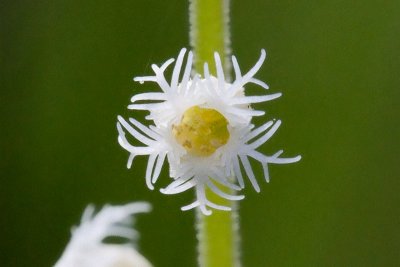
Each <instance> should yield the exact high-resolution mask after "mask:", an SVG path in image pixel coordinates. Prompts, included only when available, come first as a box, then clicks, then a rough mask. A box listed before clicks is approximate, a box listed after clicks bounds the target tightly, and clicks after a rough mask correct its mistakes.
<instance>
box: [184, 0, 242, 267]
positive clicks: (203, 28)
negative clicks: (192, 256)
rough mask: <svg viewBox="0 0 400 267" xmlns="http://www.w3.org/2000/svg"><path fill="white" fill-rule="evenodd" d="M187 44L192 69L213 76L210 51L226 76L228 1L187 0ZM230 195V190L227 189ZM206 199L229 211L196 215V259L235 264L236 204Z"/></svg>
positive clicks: (206, 264)
mask: <svg viewBox="0 0 400 267" xmlns="http://www.w3.org/2000/svg"><path fill="white" fill-rule="evenodd" d="M189 9H190V10H189V14H190V24H191V28H190V44H191V46H192V48H193V52H194V55H195V62H194V66H195V70H196V72H197V73H200V74H202V73H203V65H204V63H205V62H208V63H209V64H208V65H209V68H210V72H211V73H212V74H214V75H215V72H216V70H215V64H213V62H214V52H218V53H219V54H220V55H221V59H222V60H223V66H224V72H225V76H226V77H230V70H231V66H230V62H231V61H230V60H227V59H228V57H229V56H230V52H231V51H230V47H229V46H230V41H229V40H230V36H229V21H228V18H229V0H190V8H189ZM229 193H230V194H234V192H229ZM207 198H208V199H209V200H210V201H212V202H216V203H219V204H222V205H225V206H230V207H232V211H231V212H226V211H219V210H213V214H212V215H211V216H205V215H203V214H202V213H201V212H200V211H199V210H197V214H196V229H197V238H198V241H199V244H198V260H199V266H200V267H225V266H226V267H230V266H232V267H233V266H234V267H238V266H240V261H239V256H240V253H239V251H240V249H239V216H238V211H237V204H236V203H232V202H231V201H227V200H224V199H221V198H219V197H217V196H215V195H213V194H212V193H211V192H207Z"/></svg>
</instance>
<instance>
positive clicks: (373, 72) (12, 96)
mask: <svg viewBox="0 0 400 267" xmlns="http://www.w3.org/2000/svg"><path fill="white" fill-rule="evenodd" d="M187 9H188V3H187V2H186V1H178V0H172V1H162V0H157V1H73V0H70V1H61V0H56V1H19V0H14V1H1V3H0V10H1V11H0V31H1V36H0V49H1V50H0V51H1V54H0V63H1V66H0V81H1V83H0V87H1V88H0V89H1V91H0V92H1V94H0V121H1V125H0V149H1V150H0V178H1V185H0V198H1V199H0V200H1V201H0V205H1V206H0V207H1V217H0V223H1V225H0V226H1V227H0V238H1V239H0V241H1V242H0V255H1V259H0V260H1V261H0V265H1V266H15V267H18V266H51V265H52V264H53V263H55V261H56V260H57V259H58V257H59V256H60V254H61V253H62V251H63V249H64V247H65V245H66V243H67V241H68V240H69V238H70V232H69V229H70V227H71V226H72V225H74V224H76V223H78V221H79V218H80V215H81V212H82V210H83V209H84V207H85V206H86V205H87V204H88V203H95V204H96V205H98V206H100V205H103V204H105V203H113V204H119V203H127V202H129V201H134V200H148V201H150V202H151V203H152V204H153V205H154V211H153V212H152V213H151V214H147V215H142V216H140V218H139V220H138V224H137V227H138V229H139V230H140V232H141V236H142V237H141V240H140V248H141V252H142V253H143V254H144V255H145V256H146V257H148V258H149V259H150V260H151V261H152V262H153V263H154V265H155V266H195V265H196V261H195V258H196V255H195V246H196V245H195V244H196V240H195V231H194V226H193V220H194V213H193V212H181V211H180V209H179V208H180V207H181V206H183V205H185V204H188V203H189V201H190V200H191V199H192V198H193V196H192V193H191V192H187V193H186V194H183V195H178V196H165V195H162V194H161V193H159V192H158V190H155V191H149V190H148V189H147V188H146V186H145V182H144V169H143V166H144V165H143V164H145V163H146V160H145V158H139V159H135V162H134V166H136V168H135V169H134V170H127V169H126V167H125V166H126V161H127V157H128V155H127V153H126V151H124V150H123V149H122V148H120V147H119V145H118V144H117V139H116V138H117V131H116V127H115V124H116V117H117V115H118V114H121V115H123V116H125V117H127V116H129V115H130V116H135V117H140V118H143V115H144V114H142V113H141V114H134V113H132V112H130V111H128V110H126V106H127V105H128V103H129V99H130V97H131V96H132V95H133V94H135V93H137V92H140V91H141V90H146V89H149V88H152V86H151V85H144V86H139V84H136V83H134V82H133V81H132V77H133V76H138V75H139V76H140V75H146V74H150V73H151V68H150V64H151V63H162V62H164V61H165V60H166V59H168V58H170V57H175V56H176V55H177V54H178V52H179V50H180V49H181V48H182V47H188V43H189V41H188V14H187ZM399 17H400V1H395V0H393V1H372V0H370V1H327V0H323V1H304V0H300V1H290V0H283V1H262V0H249V1H233V3H232V14H231V20H232V25H231V27H232V48H233V52H234V54H235V55H237V57H238V59H239V62H240V63H241V66H242V68H243V70H246V69H248V68H250V67H251V66H252V65H253V64H254V62H255V61H256V60H257V58H258V56H259V52H260V49H261V48H266V49H267V51H268V59H267V61H266V62H265V64H264V66H263V68H262V69H261V71H260V72H259V73H258V75H257V78H260V79H262V80H264V81H266V82H267V83H268V84H269V85H270V87H271V90H272V91H271V92H282V93H283V97H281V98H280V99H278V100H275V101H272V102H268V103H267V104H265V105H264V106H262V105H258V106H257V107H258V108H263V109H265V110H267V115H266V117H265V118H263V119H262V120H257V121H256V122H261V121H263V120H267V119H271V118H280V119H282V120H283V125H282V126H281V129H280V130H279V131H278V133H277V134H276V135H275V137H274V138H273V139H272V140H271V141H270V142H269V143H268V144H267V145H265V146H264V147H263V148H262V151H263V152H265V153H273V152H275V151H277V150H278V149H280V148H284V149H285V150H286V155H288V156H294V155H297V154H298V153H299V154H301V155H302V156H303V159H302V161H301V162H300V163H297V164H291V165H284V166H277V165H275V166H271V170H270V171H271V178H272V180H271V182H270V184H265V183H264V182H263V181H262V177H259V180H260V184H261V187H262V192H261V193H260V194H257V193H255V192H254V191H253V190H252V188H251V187H249V186H248V187H247V188H246V189H245V194H246V199H245V200H243V201H242V202H241V203H240V205H241V212H240V213H241V231H242V241H243V242H242V248H243V261H244V266H400V253H399V251H400V205H399V204H400V194H399V190H400V177H399V175H400V161H399V151H400V141H399V136H400V131H399V130H400V126H399V121H400V120H399V119H400V109H399V99H400V90H399V89H400V74H399V70H400V19H399ZM252 92H253V93H261V91H257V90H256V89H254V90H252ZM167 183H168V177H167V172H166V170H164V172H163V177H162V179H161V180H160V183H159V184H158V188H160V187H163V186H164V185H166V184H167Z"/></svg>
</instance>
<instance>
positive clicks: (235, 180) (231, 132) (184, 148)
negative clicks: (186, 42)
mask: <svg viewBox="0 0 400 267" xmlns="http://www.w3.org/2000/svg"><path fill="white" fill-rule="evenodd" d="M185 53H186V49H182V50H181V52H180V53H179V56H178V58H177V61H176V63H175V67H174V69H173V73H172V78H171V81H170V82H168V81H167V79H166V78H165V76H164V72H165V70H166V69H167V67H168V66H169V65H170V64H171V63H172V62H173V61H174V59H169V60H167V61H166V62H165V63H164V64H163V65H161V67H158V66H157V65H154V64H153V65H152V69H153V71H154V73H155V76H146V77H136V78H135V79H134V80H135V81H138V82H140V83H144V82H148V81H151V82H156V83H157V84H158V85H159V86H160V88H161V92H151V93H142V94H137V95H134V96H133V97H132V99H131V102H132V103H131V104H130V105H129V106H128V108H129V109H132V110H145V111H148V112H149V113H150V114H149V115H148V116H146V119H147V120H150V121H152V122H153V125H150V126H145V125H143V124H142V123H140V122H138V121H137V120H135V119H133V118H130V119H129V122H128V121H126V120H125V119H123V118H122V117H121V116H119V117H118V123H117V128H118V133H119V136H118V141H119V143H120V145H121V146H122V147H123V148H124V149H126V150H127V151H128V152H130V157H129V160H128V168H130V167H131V164H132V160H133V158H134V157H135V156H137V155H148V156H149V160H148V165H147V169H146V176H145V177H146V184H147V186H148V187H149V188H150V189H153V188H154V186H153V184H154V183H155V182H156V181H157V179H158V177H159V175H160V172H161V169H162V166H163V164H164V161H165V159H166V158H167V160H168V163H169V171H170V176H171V178H172V179H173V180H174V181H173V182H172V183H171V184H170V185H169V186H167V187H166V188H164V189H161V192H162V193H164V194H177V193H181V192H183V191H186V190H188V189H190V188H195V191H196V200H195V201H194V202H193V203H192V204H190V205H187V206H184V207H182V210H188V209H191V208H194V207H199V208H200V209H201V211H202V212H203V213H204V214H206V215H209V214H211V211H210V210H209V209H207V207H211V208H215V209H220V210H230V207H226V206H221V205H217V204H216V203H212V202H211V201H209V199H208V198H207V196H206V191H205V189H206V187H208V188H209V189H210V190H211V191H212V192H214V193H215V194H217V195H219V196H220V197H222V198H225V199H228V200H240V199H242V198H243V197H244V196H242V195H237V194H236V193H234V192H233V191H239V190H241V189H242V188H244V186H245V183H244V179H243V174H245V175H246V176H247V177H248V178H249V180H250V182H251V184H252V186H253V187H254V189H255V190H256V191H257V192H259V191H260V187H259V185H258V183H257V180H256V178H255V174H254V172H253V170H252V167H251V165H250V161H249V158H252V159H254V160H255V161H257V162H259V163H260V164H261V165H262V167H263V169H264V176H265V179H266V180H267V182H268V181H269V175H268V166H267V165H268V163H275V164H286V163H292V162H297V161H299V160H300V158H301V157H300V156H297V157H293V158H280V155H281V154H282V152H283V151H278V152H277V153H275V154H273V155H271V156H266V155H264V154H262V153H260V152H258V151H257V148H259V147H260V146H261V145H262V144H264V143H265V142H266V141H267V140H268V139H269V138H270V137H271V136H272V135H273V134H274V133H275V132H276V130H277V129H278V127H279V126H280V124H281V121H280V120H277V121H276V120H271V121H268V122H266V123H265V124H263V125H261V126H260V127H258V128H255V127H254V125H252V124H251V119H252V118H253V117H254V116H262V115H264V113H265V112H264V111H260V110H254V109H252V108H251V106H250V105H252V104H255V103H260V102H265V101H269V100H273V99H275V98H278V97H280V96H281V93H275V94H269V95H260V96H247V95H246V94H245V89H244V87H245V85H246V84H248V83H253V84H256V85H259V86H261V87H262V88H264V89H268V85H267V84H265V83H264V82H262V81H260V80H258V79H256V78H254V75H255V74H256V73H257V71H258V70H259V69H260V67H261V65H262V63H263V62H264V60H265V51H264V50H261V56H260V58H259V60H258V61H257V63H256V64H255V65H254V67H253V68H251V69H250V70H249V71H248V72H247V73H246V74H244V75H242V73H241V70H240V68H239V65H238V62H237V60H236V58H235V57H234V56H232V63H233V67H234V71H235V76H236V77H235V80H234V81H233V82H232V83H230V82H228V81H226V79H225V75H224V72H223V69H222V63H221V59H220V57H219V55H218V53H215V54H214V56H215V65H216V70H217V77H214V76H212V75H211V74H210V72H209V67H208V64H207V63H206V64H204V77H201V76H200V75H199V74H194V75H193V76H191V73H192V62H193V54H192V52H189V53H188V56H187V62H186V66H185V68H184V71H183V74H182V75H181V69H182V63H183V59H184V56H185ZM181 76H182V77H181ZM126 132H128V133H130V135H132V136H133V137H134V138H136V139H137V140H138V141H139V142H141V143H142V144H143V145H144V146H134V145H132V144H131V143H130V142H129V141H128V139H127V138H126V136H125V133H126ZM241 165H242V166H243V169H244V171H243V170H242V167H241ZM221 186H222V187H227V188H229V190H228V191H230V192H231V193H232V194H229V193H227V192H226V191H227V190H221Z"/></svg>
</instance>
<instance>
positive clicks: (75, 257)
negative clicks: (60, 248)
mask: <svg viewBox="0 0 400 267" xmlns="http://www.w3.org/2000/svg"><path fill="white" fill-rule="evenodd" d="M150 209H151V207H150V205H149V204H148V203H145V202H136V203H131V204H127V205H124V206H105V207H103V209H102V210H100V211H99V212H98V213H97V215H94V207H93V206H92V205H89V206H88V207H87V208H86V209H85V211H84V213H83V215H82V219H81V224H80V225H79V226H78V227H76V228H75V229H73V230H72V237H71V240H70V242H69V243H68V246H67V248H66V249H65V251H64V253H63V255H62V256H61V258H60V259H59V260H58V262H57V263H56V264H55V265H54V266H55V267H151V266H152V265H151V264H150V263H149V262H148V261H147V260H146V259H145V258H144V257H143V256H142V255H140V254H139V253H138V252H137V251H136V250H135V249H134V248H133V247H132V246H131V244H128V243H126V244H106V243H103V241H104V239H105V238H107V237H112V236H114V237H120V238H124V239H127V240H130V241H132V240H136V239H137V237H138V232H137V231H135V230H134V229H132V228H131V227H130V226H131V225H132V223H133V218H132V215H134V214H136V213H141V212H149V211H150Z"/></svg>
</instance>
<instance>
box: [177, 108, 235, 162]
mask: <svg viewBox="0 0 400 267" xmlns="http://www.w3.org/2000/svg"><path fill="white" fill-rule="evenodd" d="M172 132H173V134H174V136H175V138H176V140H177V141H178V143H179V144H181V145H182V146H183V147H184V148H185V149H186V151H188V152H189V153H191V154H193V155H196V156H201V157H207V156H210V155H211V154H213V153H214V152H215V150H217V149H218V148H219V147H221V146H223V145H225V144H226V143H227V142H228V139H229V131H228V121H227V120H226V118H225V117H224V116H222V114H221V113H219V112H218V111H216V110H215V109H209V108H201V107H199V106H194V107H191V108H189V109H188V110H186V111H185V112H184V113H183V117H182V120H181V122H180V123H179V124H178V125H173V126H172Z"/></svg>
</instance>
